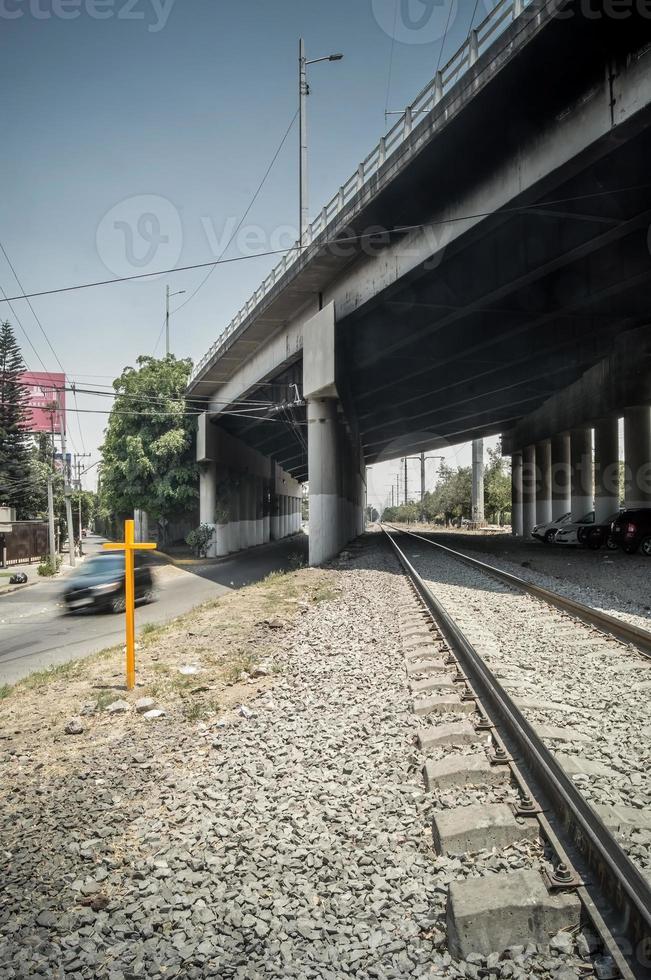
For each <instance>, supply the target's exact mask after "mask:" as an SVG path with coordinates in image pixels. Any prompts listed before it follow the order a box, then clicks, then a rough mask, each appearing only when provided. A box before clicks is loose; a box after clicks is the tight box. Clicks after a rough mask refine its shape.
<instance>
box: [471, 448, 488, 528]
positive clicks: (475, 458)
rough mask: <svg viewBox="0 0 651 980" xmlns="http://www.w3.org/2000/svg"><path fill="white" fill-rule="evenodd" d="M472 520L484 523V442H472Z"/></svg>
mask: <svg viewBox="0 0 651 980" xmlns="http://www.w3.org/2000/svg"><path fill="white" fill-rule="evenodd" d="M472 519H473V522H474V523H475V524H480V525H481V524H483V523H484V519H485V518H484V440H483V439H473V441H472Z"/></svg>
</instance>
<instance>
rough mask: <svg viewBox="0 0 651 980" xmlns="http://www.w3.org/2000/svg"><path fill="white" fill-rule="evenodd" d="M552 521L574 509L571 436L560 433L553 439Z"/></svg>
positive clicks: (566, 433)
mask: <svg viewBox="0 0 651 980" xmlns="http://www.w3.org/2000/svg"><path fill="white" fill-rule="evenodd" d="M551 445H552V520H554V521H555V520H557V519H558V518H559V517H563V515H564V514H567V513H568V512H569V511H570V510H571V508H572V492H571V486H572V480H571V476H572V463H571V457H570V434H569V432H559V433H557V435H555V436H553V437H552V441H551Z"/></svg>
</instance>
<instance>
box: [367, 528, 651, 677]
mask: <svg viewBox="0 0 651 980" xmlns="http://www.w3.org/2000/svg"><path fill="white" fill-rule="evenodd" d="M386 527H389V528H391V530H393V531H396V532H398V533H400V534H404V535H407V536H409V537H411V538H413V539H414V540H416V541H422V542H424V543H425V544H427V545H428V546H431V547H432V548H438V549H439V551H441V552H442V553H445V554H448V555H450V556H451V557H453V558H456V559H457V560H458V561H461V562H464V563H465V564H466V565H468V566H469V567H470V568H476V569H477V570H479V571H481V572H484V573H486V574H487V575H491V576H492V577H493V578H496V579H498V580H499V581H501V582H506V583H507V585H510V586H512V587H513V588H515V589H518V590H519V591H521V592H524V593H526V594H527V595H530V596H533V597H534V598H536V599H541V600H542V601H543V602H546V603H548V604H549V605H551V606H554V607H555V608H557V609H560V610H561V611H562V612H566V613H569V614H570V615H571V616H575V617H576V618H577V619H580V620H581V621H582V622H584V623H587V624H588V625H590V626H595V627H596V628H597V629H598V630H600V631H601V632H602V633H605V634H608V635H610V636H614V637H615V638H616V639H618V640H621V641H622V642H623V643H631V644H632V645H633V646H635V647H637V649H638V650H639V651H640V653H641V654H643V655H644V656H645V657H649V658H650V659H651V632H650V631H649V630H645V629H641V628H640V627H638V626H634V625H633V624H632V623H627V622H626V621H625V620H622V619H619V618H618V617H616V616H610V615H609V614H608V613H605V612H602V611H601V610H599V609H594V608H593V607H592V606H586V605H585V604H584V603H582V602H576V600H574V599H570V598H569V597H568V596H564V595H561V594H560V593H558V592H553V591H552V590H551V589H545V588H543V586H540V585H535V583H533V582H528V581H527V580H526V579H523V578H520V576H518V575H513V574H512V573H511V572H506V571H504V569H502V568H496V567H495V565H491V564H489V563H488V562H484V561H481V560H480V559H478V558H472V557H471V556H470V555H466V554H463V552H461V551H455V549H454V548H449V547H448V546H447V545H443V544H439V542H437V541H433V540H432V539H431V538H426V537H424V535H422V534H416V533H415V532H413V531H405V530H404V528H397V527H394V526H393V525H391V524H387V525H386Z"/></svg>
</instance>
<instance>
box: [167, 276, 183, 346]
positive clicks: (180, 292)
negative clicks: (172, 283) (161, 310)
mask: <svg viewBox="0 0 651 980" xmlns="http://www.w3.org/2000/svg"><path fill="white" fill-rule="evenodd" d="M184 292H185V289H179V291H178V292H177V293H170V287H169V286H166V287H165V356H166V357H168V356H169V352H170V296H182V295H183V293H184Z"/></svg>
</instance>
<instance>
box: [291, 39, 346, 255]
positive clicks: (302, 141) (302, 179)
mask: <svg viewBox="0 0 651 980" xmlns="http://www.w3.org/2000/svg"><path fill="white" fill-rule="evenodd" d="M342 58H343V54H330V55H328V56H327V57H325V58H313V59H312V61H308V60H307V58H306V55H305V41H304V40H303V38H301V39H300V40H299V42H298V143H299V158H298V197H299V201H298V210H299V224H298V229H299V231H298V234H299V239H298V242H299V245H303V243H304V240H305V236H306V234H307V229H308V227H309V224H310V206H309V203H308V179H307V97H308V95H309V94H310V86H309V85H308V82H307V66H308V65H316V64H317V63H318V62H320V61H341V59H342Z"/></svg>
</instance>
